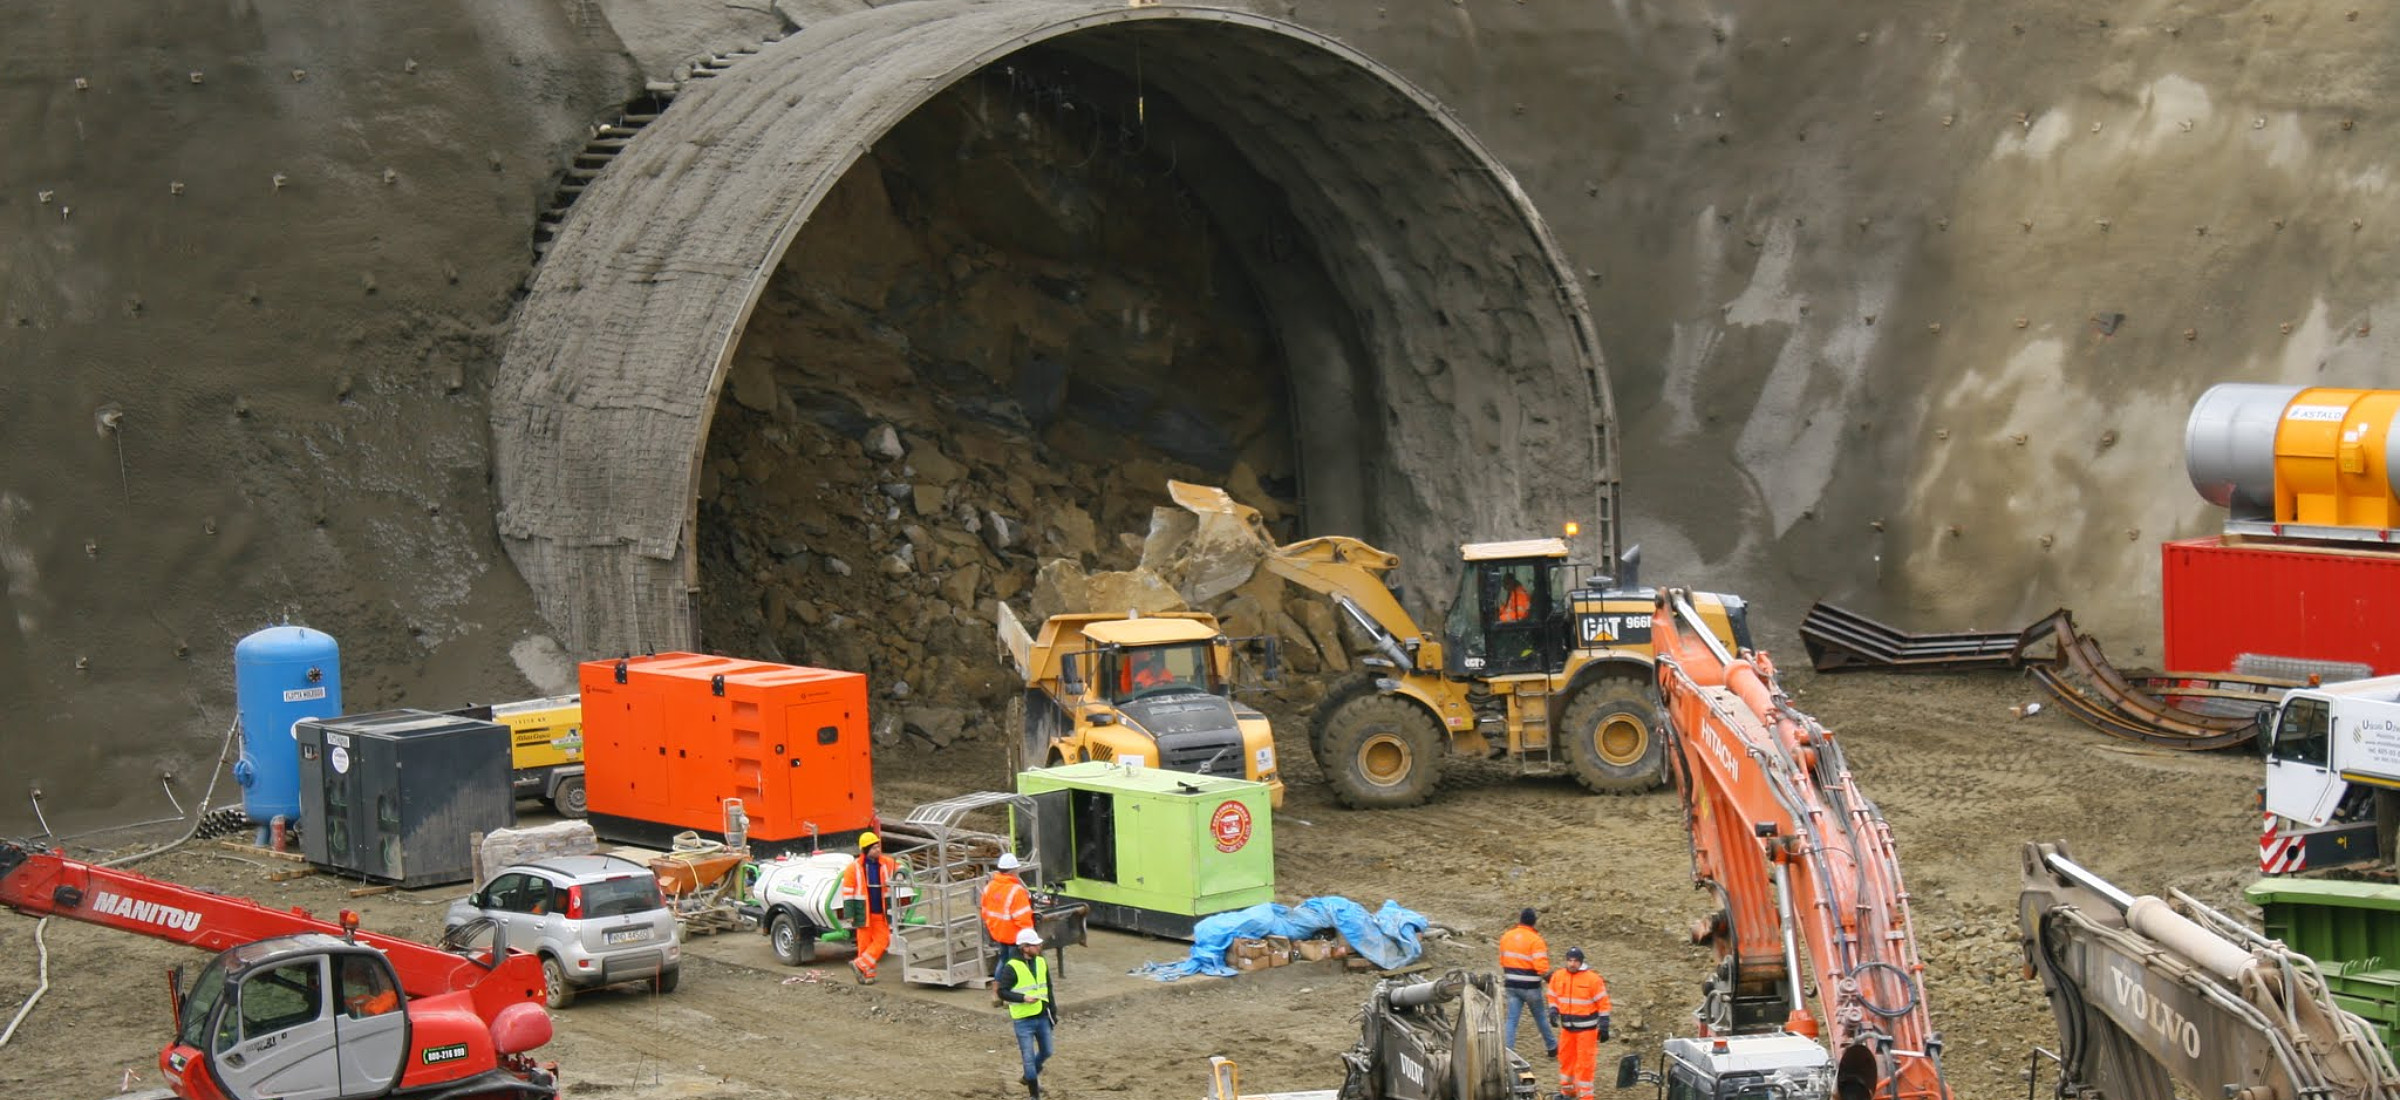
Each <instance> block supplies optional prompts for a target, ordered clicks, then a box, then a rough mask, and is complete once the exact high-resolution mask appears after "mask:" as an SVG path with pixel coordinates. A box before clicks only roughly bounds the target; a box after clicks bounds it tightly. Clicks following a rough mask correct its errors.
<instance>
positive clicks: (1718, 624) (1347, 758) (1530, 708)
mask: <svg viewBox="0 0 2400 1100" xmlns="http://www.w3.org/2000/svg"><path fill="white" fill-rule="evenodd" d="M1167 491H1168V495H1169V496H1171V497H1173V498H1174V500H1175V502H1176V503H1177V504H1179V505H1182V506H1183V507H1184V508H1185V509H1187V510H1189V511H1190V512H1192V513H1193V514H1194V515H1196V516H1198V517H1199V524H1198V527H1197V528H1196V529H1195V530H1194V532H1193V533H1192V535H1191V538H1190V542H1189V548H1188V549H1187V550H1186V552H1185V556H1186V559H1187V560H1188V561H1191V562H1197V563H1201V564H1199V565H1196V566H1194V569H1195V570H1196V571H1197V572H1198V573H1200V574H1205V575H1201V576H1199V579H1198V583H1199V585H1200V586H1201V587H1203V588H1205V589H1209V590H1215V591H1226V590H1230V589H1231V588H1232V587H1234V586H1236V585H1238V584H1240V583H1241V582H1242V581H1243V580H1244V579H1246V578H1247V577H1248V576H1249V575H1250V574H1251V572H1252V571H1253V570H1254V569H1258V568H1264V569H1266V570H1267V571H1268V572H1269V573H1272V574H1274V575H1275V576H1278V577H1282V578H1284V579H1285V580H1288V581H1290V582H1292V583H1293V584H1296V585H1299V586H1300V587H1302V588H1305V589H1308V590H1310V591H1312V592H1316V593H1319V594H1322V595H1324V596H1326V597H1328V598H1330V599H1331V600H1332V601H1333V602H1334V604H1335V605H1336V606H1338V607H1340V608H1341V610H1342V612H1343V615H1344V616H1345V617H1346V618H1347V619H1348V621H1349V622H1350V623H1351V624H1352V625H1353V626H1355V627H1356V628H1357V629H1358V631H1359V632H1360V633H1361V634H1362V635H1364V636H1365V637H1366V639H1367V640H1368V642H1369V645H1370V648H1371V649H1372V650H1373V651H1374V652H1373V655H1371V656H1369V657H1366V658H1365V659H1364V660H1363V662H1362V664H1364V665H1365V666H1366V668H1365V672H1364V673H1363V674H1362V675H1359V676H1355V677H1352V678H1350V679H1348V680H1345V681H1343V682H1341V683H1339V684H1336V685H1334V686H1333V688H1332V689H1331V690H1329V691H1328V692H1327V693H1326V695H1325V699H1324V701H1323V702H1322V703H1320V704H1318V706H1317V710H1316V714H1315V716H1314V718H1313V720H1312V721H1311V723H1310V726H1309V747H1310V748H1311V749H1312V750H1313V751H1314V752H1315V754H1316V757H1317V762H1318V763H1319V764H1320V765H1322V766H1323V768H1324V771H1325V776H1326V779H1327V780H1328V781H1329V782H1330V783H1331V784H1332V786H1333V790H1334V794H1335V796H1336V797H1338V798H1339V799H1340V800H1341V801H1342V803H1343V804H1344V805H1347V806H1351V807H1354V808H1361V809H1381V808H1387V807H1397V806H1413V805H1415V804H1417V803H1419V802H1423V801H1424V800H1425V799H1426V797H1427V796H1429V795H1431V794H1432V793H1433V788H1434V785H1435V783H1436V782H1437V781H1438V780H1439V779H1440V775H1441V764H1442V759H1443V757H1444V756H1445V755H1446V754H1449V753H1461V754H1468V755H1473V756H1479V757H1487V758H1491V759H1503V758H1505V759H1510V760H1514V761H1516V762H1517V764H1518V766H1519V768H1520V769H1521V770H1522V772H1523V773H1524V774H1528V775H1553V774H1559V773H1562V772H1567V773H1572V774H1573V775H1574V776H1575V778H1576V779H1577V780H1578V781H1579V782H1581V783H1582V784H1583V785H1584V787H1586V788H1588V789H1590V790H1592V791H1596V792H1602V793H1611V794H1614V793H1630V792H1635V791H1646V790H1649V789H1651V788H1654V787H1656V786H1658V785H1659V784H1660V783H1662V782H1664V780H1665V775H1666V772H1665V768H1666V747H1665V743H1664V742H1663V741H1662V740H1661V726H1660V721H1659V703H1658V687H1657V683H1656V681H1655V679H1654V678H1653V676H1652V672H1651V650H1650V616H1651V612H1652V609H1653V607H1654V605H1655V603H1656V596H1655V593H1654V592H1653V590H1651V589H1648V588H1639V587H1635V583H1634V577H1633V576H1632V573H1633V571H1634V567H1635V564H1636V561H1637V558H1636V555H1635V554H1633V553H1631V552H1629V553H1628V554H1627V556H1626V560H1625V561H1623V562H1621V563H1620V564H1619V569H1618V574H1619V575H1618V576H1616V577H1613V578H1612V577H1607V576H1588V575H1586V574H1587V571H1586V569H1585V567H1584V566H1581V565H1576V564H1572V563H1570V562H1569V561H1568V560H1567V557H1568V554H1569V547H1568V544H1567V541H1566V540H1565V539H1563V538H1541V539H1523V540H1518V541H1514V542H1484V543H1469V544H1467V545H1465V546H1462V547H1460V548H1459V560H1460V569H1459V583H1458V593H1457V597H1456V598H1455V599H1454V600H1453V601H1452V603H1451V605H1450V613H1449V615H1448V617H1447V618H1445V619H1444V620H1443V623H1442V633H1441V634H1440V636H1438V637H1437V636H1435V635H1434V634H1433V633H1432V632H1430V631H1427V630H1425V629H1423V628H1422V627H1419V626H1418V625H1417V621H1416V620H1415V619H1414V618H1412V617H1411V616H1410V615H1409V613H1408V612H1407V611H1406V610H1404V609H1403V608H1402V607H1401V606H1400V601H1399V598H1398V597H1397V596H1396V595H1395V594H1394V593H1393V591H1392V589H1391V588H1390V587H1389V586H1388V584H1387V582H1386V581H1385V577H1386V575H1387V574H1389V573H1391V571H1392V570H1394V569H1395V568H1397V567H1398V566H1399V564H1400V559H1399V558H1398V557H1396V556H1394V555H1392V554H1388V553H1385V552H1384V551H1381V550H1378V549H1376V548H1374V547H1372V546H1369V545H1367V544H1366V543H1364V542H1361V541H1359V540H1357V539H1354V538H1347V537H1343V536H1326V537H1321V538H1312V539H1306V540H1303V541H1300V542H1295V543H1291V544H1289V545H1278V544H1277V543H1276V542H1275V541H1274V539H1272V538H1270V537H1269V536H1268V535H1267V532H1266V525H1265V523H1264V522H1263V521H1262V520H1261V519H1260V518H1259V514H1258V511H1257V509H1254V508H1251V507H1249V506H1247V505H1244V504H1241V503H1239V502H1237V501H1235V500H1234V499H1233V498H1232V497H1231V496H1228V495H1227V494H1226V493H1225V491H1224V490H1223V489H1218V488H1212V487H1209V486H1205V485H1191V484H1186V483H1184V482H1179V481H1171V482H1168V483H1167ZM1693 602H1694V604H1695V605H1696V606H1697V607H1698V609H1699V611H1700V614H1701V617H1702V619H1703V620H1704V621H1705V622H1706V623H1707V624H1708V627H1709V629H1710V630H1711V631H1712V632H1713V633H1715V634H1716V635H1717V637H1718V639H1719V640H1721V641H1723V642H1725V643H1726V644H1728V645H1731V646H1734V647H1737V648H1742V649H1746V648H1748V647H1749V645H1750V629H1749V615H1748V608H1747V606H1746V605H1745V604H1744V603H1743V602H1742V600H1741V598H1740V597H1738V596H1730V595H1717V594H1710V593H1695V594H1694V595H1693Z"/></svg>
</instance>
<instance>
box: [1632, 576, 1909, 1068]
mask: <svg viewBox="0 0 2400 1100" xmlns="http://www.w3.org/2000/svg"><path fill="white" fill-rule="evenodd" d="M1652 641H1653V643H1654V645H1655V646H1656V650H1657V655H1658V662H1657V674H1658V682H1659V691H1660V695H1661V698H1662V699H1663V701H1664V703H1665V709H1666V717H1667V726H1668V728H1669V731H1670V735H1671V736H1670V741H1669V747H1670V751H1669V754H1668V755H1669V760H1670V761H1671V762H1672V767H1671V768H1670V771H1671V772H1672V773H1673V775H1674V778H1675V782H1676V786H1677V788H1678V789H1679V790H1680V792H1681V793H1682V795H1683V800H1684V807H1685V813H1686V818H1687V822H1688V824H1689V826H1690V833H1691V839H1692V864H1693V874H1694V877H1695V878H1696V879H1697V880H1698V881H1699V882H1700V883H1701V884H1702V885H1703V886H1706V887H1709V888H1711V889H1713V890H1714V891H1716V892H1717V894H1718V895H1719V897H1720V898H1721V899H1722V903H1723V905H1722V908H1721V909H1720V910H1719V912H1718V913H1717V915H1716V916H1715V918H1714V919H1712V920H1710V921H1706V922H1703V924H1702V925H1701V926H1700V927H1698V928H1696V929H1695V930H1694V938H1695V939H1697V940H1699V941H1701V942H1706V943H1711V944H1713V945H1714V946H1715V947H1716V948H1717V953H1718V958H1719V963H1718V972H1717V974H1716V975H1715V976H1713V977H1712V978H1711V979H1710V982H1709V993H1708V1003H1707V1004H1706V1005H1705V1006H1704V1007H1703V1010H1702V1013H1701V1017H1702V1022H1703V1024H1705V1025H1706V1027H1707V1029H1708V1031H1709V1032H1710V1033H1711V1034H1717V1035H1759V1034H1771V1033H1775V1032H1778V1031H1781V1032H1788V1033H1791V1034H1797V1035H1804V1036H1809V1037H1812V1038H1816V1037H1820V1035H1821V1037H1822V1039H1823V1041H1824V1042H1825V1044H1826V1045H1827V1047H1828V1048H1829V1049H1830V1050H1831V1052H1832V1054H1833V1057H1834V1059H1835V1063H1836V1095H1837V1096H1839V1097H1843V1098H1845V1100H1846V1098H1849V1097H1854V1096H1855V1097H1868V1096H1872V1097H1875V1098H1878V1100H1886V1098H1888V1100H1948V1097H1949V1096H1950V1089H1949V1086H1948V1084H1946V1083H1945V1082H1944V1081H1943V1079H1942V1073H1941V1037H1940V1035H1939V1034H1938V1033H1937V1032H1935V1031H1934V1030H1933V1027H1932V1022H1931V1018H1930V1014H1929V1013H1928V1012H1927V1010H1926V1005H1925V992H1924V981H1923V978H1924V966H1923V964H1922V963H1921V962H1920V961H1919V959H1918V955H1917V945H1916V933H1915V928H1914V926H1913V925H1912V923H1911V920H1910V916H1909V910H1908V894H1907V890H1906V888H1905V887H1903V886H1902V884H1901V881H1900V864H1899V860H1898V858H1897V856H1896V855H1895V854H1894V852H1893V848H1892V837H1891V827H1890V826H1889V825H1888V824H1887V823H1886V822H1885V821H1884V819H1883V814H1882V812H1881V811H1880V810H1878V809H1876V807H1875V804H1874V803H1873V802H1870V801H1868V800H1867V798H1866V796H1865V795H1864V794H1862V793H1860V791H1859V789H1858V785H1857V783H1856V782H1855V781H1854V780H1853V778H1852V776H1851V773H1850V768H1849V764H1848V762H1847V761H1846V760H1845V759H1844V758H1843V755H1842V751H1841V747H1840V745H1839V744H1837V743H1836V742H1835V740H1834V737H1833V734H1832V733H1831V732H1830V731H1828V730H1826V729H1825V728H1824V727H1823V726H1820V725H1818V724H1817V722H1816V720H1815V719H1813V718H1810V717H1808V716H1807V715H1805V714H1802V713H1801V712H1800V711H1799V710H1797V709H1796V708H1794V707H1793V706H1792V705H1791V702H1790V700H1789V699H1788V698H1786V697H1785V695H1784V694H1783V690H1782V688H1781V686H1780V685H1779V684H1778V683H1777V682H1776V679H1775V668H1774V665H1773V664H1772V663H1770V662H1769V661H1768V660H1767V658H1766V656H1765V655H1764V654H1760V653H1753V652H1744V653H1741V654H1739V655H1736V654H1734V653H1732V652H1730V651H1728V650H1727V649H1726V648H1725V646H1724V644H1723V643H1722V642H1720V641H1719V640H1718V639H1717V637H1716V636H1715V635H1714V634H1713V633H1712V632H1711V631H1710V630H1709V629H1708V628H1707V626H1706V624H1705V623H1704V622H1703V621H1702V620H1701V617H1700V614H1699V612H1698V611H1697V610H1695V609H1694V607H1693V605H1692V601H1691V598H1690V594H1689V593H1687V592H1685V591H1683V590H1681V589H1676V590H1670V591H1667V592H1662V593H1660V594H1659V597H1658V605H1657V609H1656V614H1655V616H1654V617H1653V620H1652ZM1803 944H1804V945H1805V946H1806V949H1807V963H1806V966H1807V974H1808V979H1807V980H1806V981H1805V983H1804V980H1803V964H1802V961H1801V957H1800V947H1801V946H1802V945H1803ZM1812 992H1813V995H1814V1000H1815V1002H1816V1008H1815V1009H1814V1010H1813V1011H1812V1010H1811V1009H1810V1007H1809V1001H1810V999H1811V997H1810V994H1811V993H1812Z"/></svg>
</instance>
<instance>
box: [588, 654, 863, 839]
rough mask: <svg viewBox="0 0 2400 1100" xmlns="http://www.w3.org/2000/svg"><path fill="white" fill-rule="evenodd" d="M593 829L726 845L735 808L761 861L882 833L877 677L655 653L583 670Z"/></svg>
mask: <svg viewBox="0 0 2400 1100" xmlns="http://www.w3.org/2000/svg"><path fill="white" fill-rule="evenodd" d="M581 680H582V687H583V766H584V787H585V796H586V798H587V799H588V800H589V806H590V811H591V822H592V829H593V831H595V832H597V833H598V834H599V835H600V836H601V837H603V838H605V839H608V840H613V841H618V842H620V843H628V844H645V845H651V846H664V845H666V844H667V843H669V842H671V841H672V840H673V838H674V836H675V834H677V833H679V832H683V831H684V830H687V829H688V830H691V831H694V832H697V833H699V834H701V835H702V836H707V837H712V838H719V839H722V838H723V837H724V835H725V828H726V821H725V817H726V814H725V800H726V799H729V798H738V799H740V800H741V803H742V813H743V815H744V817H746V818H747V819H748V832H747V839H748V843H749V846H750V848H751V850H752V851H753V852H756V853H759V854H762V855H765V854H775V853H779V852H787V851H806V850H811V849H813V848H815V847H816V846H818V845H821V844H824V845H830V844H840V843H843V842H847V841H849V840H851V839H852V838H855V837H856V836H857V835H858V834H859V833H860V832H863V831H865V830H866V829H869V828H872V827H873V825H874V821H875V770H874V762H873V758H872V756H871V755H870V745H869V740H868V735H867V678H866V677H865V676H864V675H862V674H860V673H856V672H837V671H833V670H830V669H821V668H800V667H797V666H793V665H778V664H770V663H768V662H765V661H745V660H741V659H739V658H734V657H712V656H709V655H706V654H701V653H659V654H654V655H650V656H644V657H624V658H619V659H616V660H605V661H586V662H584V663H583V666H582V675H581Z"/></svg>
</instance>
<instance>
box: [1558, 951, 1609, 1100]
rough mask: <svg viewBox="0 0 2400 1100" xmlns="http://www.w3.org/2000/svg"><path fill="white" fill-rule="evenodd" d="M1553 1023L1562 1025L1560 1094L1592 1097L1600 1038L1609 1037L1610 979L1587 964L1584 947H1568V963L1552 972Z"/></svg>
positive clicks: (1568, 1098)
mask: <svg viewBox="0 0 2400 1100" xmlns="http://www.w3.org/2000/svg"><path fill="white" fill-rule="evenodd" d="M1550 1022H1551V1023H1553V1024H1556V1025H1558V1028H1559V1031H1558V1094H1559V1095H1560V1096H1562V1097H1564V1098H1565V1100H1592V1073H1593V1071H1594V1069H1596V1068H1597V1067H1598V1065H1599V1061H1600V1041H1601V1040H1603V1039H1606V1038H1608V982H1607V980H1606V979H1603V978H1602V977H1600V975H1599V973H1598V972H1596V971H1593V970H1590V969H1588V968H1586V967H1585V966H1584V964H1583V948H1580V947H1570V948H1567V965H1566V966H1565V967H1563V968H1561V969H1560V970H1559V971H1558V973H1555V974H1552V975H1550Z"/></svg>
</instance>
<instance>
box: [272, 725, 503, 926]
mask: <svg viewBox="0 0 2400 1100" xmlns="http://www.w3.org/2000/svg"><path fill="white" fill-rule="evenodd" d="M292 736H293V737H294V738H296V739H297V740H298V741H299V742H300V849H301V851H302V852H303V853H304V854H306V855H307V856H308V861H309V862H310V863H313V864H316V865H317V866H319V867H324V868H327V869H329V870H333V871H339V872H344V873H348V874H354V875H363V876H365V877H368V878H372V879H377V880H380V881H384V882H392V883H397V884H399V885H401V886H432V885H436V884H439V883H445V882H465V881H467V880H468V879H470V878H473V877H474V870H473V868H474V851H473V849H474V843H473V840H472V837H473V836H474V834H476V833H479V832H490V831H492V830H494V829H505V828H507V827H509V826H511V825H514V824H516V822H517V802H516V795H515V793H514V792H513V791H512V790H511V788H510V781H511V779H512V778H513V776H512V775H511V773H510V770H509V739H508V727H506V726H502V725H499V724H497V723H493V722H485V721H480V720H477V719H473V718H462V717H460V716H458V715H455V714H435V713H433V712H431V711H422V710H391V711H382V712H380V713H376V714H355V715H345V716H343V717H340V718H316V719H309V720H307V721H303V722H300V723H298V724H296V725H294V726H293V727H292Z"/></svg>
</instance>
